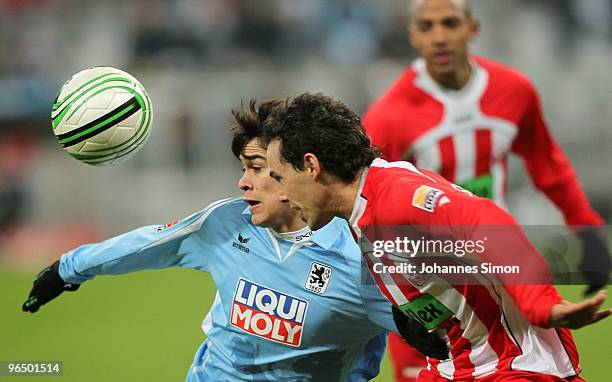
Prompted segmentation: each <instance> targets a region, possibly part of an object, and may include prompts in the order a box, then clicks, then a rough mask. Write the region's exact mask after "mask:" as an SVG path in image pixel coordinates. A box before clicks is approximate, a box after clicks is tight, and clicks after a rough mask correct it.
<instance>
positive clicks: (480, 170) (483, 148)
mask: <svg viewBox="0 0 612 382" xmlns="http://www.w3.org/2000/svg"><path fill="white" fill-rule="evenodd" d="M474 134H475V136H476V137H475V138H476V168H475V169H474V170H475V174H476V176H477V177H478V176H481V175H485V174H487V173H489V171H490V167H491V145H492V140H491V130H483V129H481V130H476V132H475V133H474Z"/></svg>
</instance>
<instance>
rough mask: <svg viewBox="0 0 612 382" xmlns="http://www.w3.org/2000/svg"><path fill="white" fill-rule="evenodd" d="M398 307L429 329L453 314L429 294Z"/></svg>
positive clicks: (434, 327) (440, 323)
mask: <svg viewBox="0 0 612 382" xmlns="http://www.w3.org/2000/svg"><path fill="white" fill-rule="evenodd" d="M398 308H399V309H400V310H401V311H402V312H403V313H404V314H405V315H407V316H410V317H412V318H413V319H414V320H416V321H417V322H418V323H419V324H421V325H423V327H424V328H425V329H427V330H429V331H432V330H434V329H436V328H437V327H438V326H440V325H442V323H443V322H444V321H446V320H448V319H449V318H451V317H452V316H453V312H452V311H451V310H450V309H448V308H447V307H446V306H444V304H442V303H441V302H440V301H438V299H437V298H435V297H433V296H431V295H429V294H423V295H421V296H419V297H417V298H416V299H415V300H413V301H410V302H409V303H407V304H404V305H401V306H398Z"/></svg>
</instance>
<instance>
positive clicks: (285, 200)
mask: <svg viewBox="0 0 612 382" xmlns="http://www.w3.org/2000/svg"><path fill="white" fill-rule="evenodd" d="M279 199H280V201H281V202H283V203H289V197H288V196H287V194H285V193H284V192H281V193H280V196H279Z"/></svg>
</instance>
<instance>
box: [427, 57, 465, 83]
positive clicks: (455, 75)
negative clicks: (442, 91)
mask: <svg viewBox="0 0 612 382" xmlns="http://www.w3.org/2000/svg"><path fill="white" fill-rule="evenodd" d="M427 72H428V73H429V75H430V76H431V78H433V79H434V81H436V82H437V83H438V84H440V85H441V86H442V87H445V88H447V89H454V90H459V89H461V88H463V87H464V86H465V85H466V84H467V83H468V81H469V80H470V77H471V76H472V68H471V66H470V64H469V62H467V61H466V62H465V64H464V65H462V66H461V67H460V68H459V69H457V70H455V71H452V72H448V73H435V72H433V71H432V70H430V69H429V67H428V68H427Z"/></svg>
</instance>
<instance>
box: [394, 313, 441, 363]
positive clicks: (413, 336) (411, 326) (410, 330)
mask: <svg viewBox="0 0 612 382" xmlns="http://www.w3.org/2000/svg"><path fill="white" fill-rule="evenodd" d="M392 312H393V321H395V325H396V326H397V330H398V332H399V334H400V336H401V337H402V339H403V340H404V341H406V343H407V344H408V345H410V346H412V347H413V348H415V349H416V350H418V351H419V352H421V353H423V354H424V355H426V356H428V357H431V358H436V359H440V360H444V359H448V358H449V356H448V346H447V345H446V342H445V341H444V340H443V339H442V338H440V337H439V336H438V335H437V334H436V333H429V331H427V329H425V328H424V327H423V325H421V324H419V323H418V322H417V321H415V320H414V319H412V318H410V317H409V316H407V315H405V314H404V313H402V311H401V310H399V308H398V307H396V306H394V307H393V310H392Z"/></svg>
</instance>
